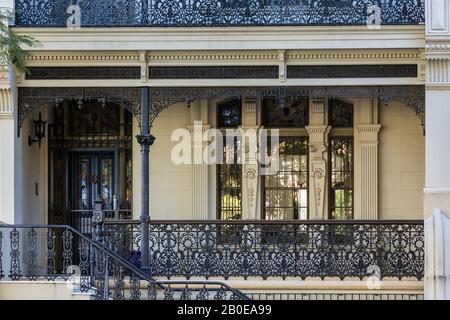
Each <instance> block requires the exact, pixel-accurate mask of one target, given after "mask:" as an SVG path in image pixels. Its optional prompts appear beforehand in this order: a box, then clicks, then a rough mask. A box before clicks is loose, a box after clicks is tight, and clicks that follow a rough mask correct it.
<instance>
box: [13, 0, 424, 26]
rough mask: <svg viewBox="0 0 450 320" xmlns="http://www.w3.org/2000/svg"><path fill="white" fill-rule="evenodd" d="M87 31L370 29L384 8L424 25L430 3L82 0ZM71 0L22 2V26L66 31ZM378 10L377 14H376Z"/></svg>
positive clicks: (388, 21)
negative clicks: (142, 28) (112, 28)
mask: <svg viewBox="0 0 450 320" xmlns="http://www.w3.org/2000/svg"><path fill="white" fill-rule="evenodd" d="M76 3H78V5H79V6H80V11H81V27H97V26H117V27H120V26H155V27H204V26H296V25H298V26H301V25H365V24H367V20H368V19H370V18H369V17H370V14H369V13H368V8H369V6H371V5H374V4H379V5H380V9H381V22H382V24H384V25H404V24H410V25H415V24H421V23H423V22H424V21H425V0H402V1H398V0H384V1H376V0H342V1H335V0H283V1H280V0H125V1H119V0H81V1H77V2H76ZM72 4H74V1H71V0H58V1H54V0H33V1H30V0H16V5H15V7H16V25H18V26H47V27H65V26H66V24H67V19H68V18H69V16H70V14H68V13H67V9H68V7H69V6H70V5H72ZM371 12H372V11H371Z"/></svg>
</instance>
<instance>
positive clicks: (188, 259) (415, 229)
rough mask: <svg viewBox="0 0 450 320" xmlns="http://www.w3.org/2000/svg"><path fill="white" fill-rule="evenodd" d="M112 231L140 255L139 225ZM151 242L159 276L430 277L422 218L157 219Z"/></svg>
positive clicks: (109, 238)
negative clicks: (321, 220) (299, 220)
mask: <svg viewBox="0 0 450 320" xmlns="http://www.w3.org/2000/svg"><path fill="white" fill-rule="evenodd" d="M104 230H105V238H104V241H106V242H105V243H108V245H111V246H112V248H114V249H115V250H116V252H118V253H119V254H121V255H122V256H124V257H127V258H129V259H131V260H132V261H134V260H135V259H133V257H136V256H139V255H140V247H141V246H140V241H141V238H140V224H139V223H128V224H114V222H111V223H110V224H106V225H105V229H104ZM149 248H150V256H151V259H150V260H151V261H150V269H151V272H152V275H153V276H159V277H168V278H171V277H185V278H187V279H189V278H191V277H206V278H210V277H223V278H225V279H228V278H230V277H243V278H244V279H247V278H249V277H256V278H262V279H268V278H269V277H281V278H283V279H286V278H288V277H298V278H301V279H307V278H309V277H319V278H322V279H325V278H327V277H338V278H340V279H345V278H347V277H358V278H360V279H364V278H366V277H369V276H375V277H379V278H381V279H382V278H385V277H394V278H398V279H402V278H408V277H411V278H416V279H417V280H420V279H422V278H423V276H424V230H423V223H420V222H407V221H405V222H401V223H388V222H386V223H384V222H380V223H377V222H374V223H371V222H360V223H358V222H350V221H349V222H339V223H315V222H314V223H307V222H304V223H303V222H302V223H297V222H295V223H294V222H289V223H286V222H283V223H281V222H280V223H243V222H241V223H239V222H231V221H227V222H221V223H220V222H211V223H207V222H206V223H202V222H198V223H189V222H186V223H184V222H174V223H169V222H161V223H159V222H153V223H152V224H150V237H149ZM136 263H137V264H140V261H136Z"/></svg>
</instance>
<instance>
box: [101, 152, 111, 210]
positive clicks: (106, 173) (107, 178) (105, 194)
mask: <svg viewBox="0 0 450 320" xmlns="http://www.w3.org/2000/svg"><path fill="white" fill-rule="evenodd" d="M100 168H101V169H100V170H101V177H102V181H101V182H102V184H101V188H102V189H101V199H102V200H103V202H104V205H105V208H107V209H111V208H112V184H113V182H112V180H113V163H112V160H111V159H102V160H101V166H100Z"/></svg>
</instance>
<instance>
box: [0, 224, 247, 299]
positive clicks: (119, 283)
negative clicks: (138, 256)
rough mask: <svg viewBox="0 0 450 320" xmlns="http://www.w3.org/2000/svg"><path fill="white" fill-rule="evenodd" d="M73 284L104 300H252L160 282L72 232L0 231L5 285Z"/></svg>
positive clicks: (195, 284)
mask: <svg viewBox="0 0 450 320" xmlns="http://www.w3.org/2000/svg"><path fill="white" fill-rule="evenodd" d="M1 280H10V281H21V280H31V281H44V280H47V281H49V282H54V281H70V283H72V284H73V287H74V290H76V291H80V292H88V293H91V294H92V295H93V296H94V297H95V298H96V299H99V300H124V299H126V300H164V299H170V300H191V299H192V300H208V299H211V300H213V299H216V300H248V297H247V296H246V295H244V294H243V293H241V292H240V291H239V290H236V289H233V288H231V287H229V286H228V285H226V284H224V283H221V282H218V281H190V280H180V281H170V280H167V281H156V280H154V279H153V278H152V277H150V276H148V275H146V274H144V273H143V272H142V271H141V270H140V269H138V268H137V267H136V266H135V265H133V264H132V263H130V262H129V261H127V260H125V259H123V258H122V257H121V256H120V255H118V254H117V253H115V252H113V251H111V250H109V248H108V247H107V246H104V245H102V244H101V243H100V242H97V241H94V240H92V239H90V238H88V237H86V236H84V235H82V234H81V233H79V232H78V231H76V230H75V229H73V228H71V227H69V226H61V225H6V224H1V225H0V281H1Z"/></svg>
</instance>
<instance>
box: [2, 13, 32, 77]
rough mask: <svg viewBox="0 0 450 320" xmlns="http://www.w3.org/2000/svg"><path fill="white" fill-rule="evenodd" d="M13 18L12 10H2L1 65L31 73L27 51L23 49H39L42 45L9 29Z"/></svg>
mask: <svg viewBox="0 0 450 320" xmlns="http://www.w3.org/2000/svg"><path fill="white" fill-rule="evenodd" d="M11 17H12V12H11V10H8V9H5V8H0V64H3V65H4V64H9V63H11V64H13V65H14V66H15V67H16V68H17V69H18V70H20V71H22V72H25V73H29V70H28V68H27V66H26V64H25V56H26V55H27V52H26V50H24V49H23V47H29V48H34V47H39V46H40V45H41V44H40V42H39V41H37V40H35V39H34V38H33V37H30V36H27V35H19V34H16V33H15V32H14V31H13V30H12V29H11V28H9V27H8V25H7V23H6V22H7V21H8V19H10V18H11Z"/></svg>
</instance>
